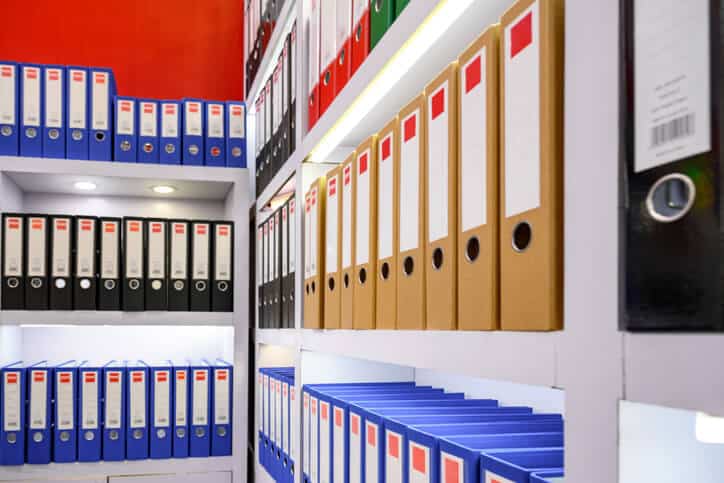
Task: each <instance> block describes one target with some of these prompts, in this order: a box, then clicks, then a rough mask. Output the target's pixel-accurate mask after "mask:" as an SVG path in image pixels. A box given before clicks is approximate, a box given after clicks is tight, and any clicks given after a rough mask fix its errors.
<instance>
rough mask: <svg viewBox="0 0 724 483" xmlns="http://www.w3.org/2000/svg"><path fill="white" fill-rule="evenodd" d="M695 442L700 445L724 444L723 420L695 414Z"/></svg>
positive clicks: (704, 414) (703, 414)
mask: <svg viewBox="0 0 724 483" xmlns="http://www.w3.org/2000/svg"><path fill="white" fill-rule="evenodd" d="M696 440H697V441H699V442H700V443H712V444H724V418H718V417H716V416H710V415H708V414H706V413H696Z"/></svg>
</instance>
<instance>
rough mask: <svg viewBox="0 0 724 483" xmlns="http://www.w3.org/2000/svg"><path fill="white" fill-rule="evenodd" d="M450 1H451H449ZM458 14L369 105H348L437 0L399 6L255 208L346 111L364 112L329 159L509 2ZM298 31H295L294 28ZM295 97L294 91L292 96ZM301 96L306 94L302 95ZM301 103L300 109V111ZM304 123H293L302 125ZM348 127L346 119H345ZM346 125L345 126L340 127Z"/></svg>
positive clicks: (392, 109)
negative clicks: (387, 27) (383, 32)
mask: <svg viewBox="0 0 724 483" xmlns="http://www.w3.org/2000/svg"><path fill="white" fill-rule="evenodd" d="M449 1H451V0H449ZM465 3H466V6H463V7H462V9H463V11H462V13H461V15H460V17H459V18H458V19H457V20H456V21H454V22H453V23H452V25H451V26H449V27H448V28H447V30H445V31H444V33H442V36H441V37H440V39H438V40H437V41H436V42H435V43H434V45H431V46H429V50H428V51H427V52H426V53H424V55H422V56H421V57H420V59H419V60H418V61H416V62H415V63H414V64H412V65H411V66H410V68H409V69H408V70H407V71H405V72H403V73H402V74H401V76H400V77H399V79H398V80H397V81H396V82H395V83H394V84H393V85H392V87H391V88H390V89H389V90H388V91H387V92H386V93H385V94H384V95H383V96H382V97H381V98H379V99H378V100H377V101H376V102H375V103H374V105H367V104H365V105H364V106H361V107H360V106H356V107H355V106H354V103H355V101H357V100H358V99H359V98H360V97H361V96H362V95H363V93H364V92H365V90H366V89H367V88H368V87H369V86H370V84H372V83H373V81H374V80H375V79H376V78H377V76H378V75H380V74H381V73H382V71H383V69H384V68H385V67H386V65H387V64H388V62H390V61H391V60H393V57H394V56H395V54H396V53H397V52H398V51H399V50H400V49H401V48H403V46H404V45H405V43H406V42H407V41H408V40H409V39H410V36H411V35H412V34H413V33H415V31H416V30H417V29H418V28H420V26H421V25H422V24H423V22H424V21H425V19H427V18H428V16H429V15H430V14H431V13H432V12H433V11H434V10H435V8H436V6H437V5H438V2H411V3H410V4H409V5H407V6H406V7H405V9H404V10H403V12H402V14H401V15H400V17H399V18H397V19H396V20H395V22H394V23H393V24H392V26H391V27H390V28H389V29H388V31H387V32H386V33H385V35H384V37H382V39H381V40H380V42H379V43H378V44H377V46H375V48H374V49H373V50H372V52H370V55H369V56H368V57H367V59H365V61H364V62H363V63H362V65H361V66H360V68H359V69H358V70H357V72H355V74H354V76H352V78H351V79H350V80H349V82H348V83H347V85H346V86H345V87H344V89H343V90H342V91H341V92H340V93H339V95H338V96H337V97H336V99H335V100H334V101H333V102H332V104H331V105H330V106H329V107H328V108H327V111H326V112H325V113H324V114H323V115H322V116H321V117H320V119H319V120H318V121H317V123H316V124H315V125H314V127H313V129H312V130H311V131H309V132H307V133H306V134H303V135H302V141H301V143H300V144H299V145H298V146H297V150H296V151H295V152H294V153H293V154H292V155H291V156H290V157H289V159H288V160H287V161H286V163H284V165H282V167H281V168H280V170H279V172H278V173H277V174H276V176H274V178H273V179H272V180H271V181H270V183H269V184H268V185H267V187H266V188H265V189H264V190H263V192H262V193H261V195H260V196H259V197H258V199H257V203H256V206H257V209H259V207H263V206H264V205H266V203H268V201H269V200H270V199H271V198H272V197H273V196H274V195H275V194H276V192H277V191H279V189H281V187H282V186H284V184H285V183H286V181H287V180H288V179H289V178H290V177H291V176H292V175H293V174H294V172H295V171H296V170H297V169H298V168H299V166H300V165H301V163H302V162H304V161H305V160H306V159H307V157H308V156H309V154H310V153H311V152H312V151H313V150H314V149H315V148H317V147H318V145H320V142H322V141H323V140H324V137H325V135H327V133H329V132H330V130H332V129H333V128H335V129H337V128H339V126H338V124H343V123H342V122H341V121H343V120H344V119H345V118H346V117H347V119H349V117H348V116H352V117H354V116H353V115H352V112H353V111H354V110H355V109H360V108H361V109H365V110H367V111H368V112H366V114H365V115H364V116H363V117H362V118H361V119H359V120H356V122H354V123H352V125H351V127H349V130H348V132H343V133H342V135H341V139H340V140H339V143H338V144H337V145H336V148H335V150H334V151H333V155H332V158H334V159H332V158H330V159H329V161H339V160H341V159H343V158H344V156H345V155H346V154H348V153H349V152H351V151H352V150H353V149H354V148H355V147H356V146H357V145H358V144H360V143H361V142H362V141H364V140H365V139H366V138H367V137H369V136H370V135H372V134H374V133H376V132H377V131H378V130H379V129H381V128H382V127H383V126H384V125H385V124H386V123H387V122H388V121H389V120H390V119H392V118H393V117H395V116H396V115H397V113H398V112H399V110H400V109H401V108H402V107H404V106H405V105H406V104H407V102H408V101H410V100H412V98H414V97H415V96H416V95H418V94H419V93H421V92H422V91H423V89H424V88H425V85H426V84H427V83H428V82H429V81H431V80H432V79H433V78H434V77H435V75H437V74H438V73H439V72H440V71H442V70H443V69H444V68H445V67H446V66H447V65H448V64H449V63H450V62H452V61H454V60H455V59H457V57H458V55H460V54H461V53H462V52H463V50H464V49H465V48H466V46H467V45H468V44H469V43H470V42H472V41H473V40H474V39H475V38H477V36H478V35H480V34H481V33H482V32H483V31H484V30H485V28H487V26H488V25H492V24H494V23H497V22H498V21H499V18H500V15H501V14H502V13H503V12H504V11H505V9H507V8H508V7H509V6H510V3H511V2H510V0H491V1H488V2H477V1H472V2H465ZM300 34H301V32H300ZM298 97H299V96H298ZM302 99H306V95H305V96H302ZM304 106H306V103H303V104H302V108H301V110H300V112H301V114H302V116H303V117H304V116H306V109H305V108H304ZM304 124H305V123H302V122H299V123H298V124H297V125H298V128H299V129H302V128H303V126H304ZM346 124H347V125H348V126H349V124H350V123H349V122H348V123H346ZM345 130H346V129H345Z"/></svg>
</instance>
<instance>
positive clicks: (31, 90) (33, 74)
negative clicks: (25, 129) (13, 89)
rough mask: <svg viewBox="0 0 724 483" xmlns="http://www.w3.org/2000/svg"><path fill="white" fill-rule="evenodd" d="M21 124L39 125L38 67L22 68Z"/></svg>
mask: <svg viewBox="0 0 724 483" xmlns="http://www.w3.org/2000/svg"><path fill="white" fill-rule="evenodd" d="M23 124H24V125H26V126H34V127H40V69H38V68H37V67H24V68H23Z"/></svg>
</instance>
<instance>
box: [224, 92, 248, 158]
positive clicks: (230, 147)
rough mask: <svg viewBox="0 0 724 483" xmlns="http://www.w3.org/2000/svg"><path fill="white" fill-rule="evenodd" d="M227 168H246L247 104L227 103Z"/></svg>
mask: <svg viewBox="0 0 724 483" xmlns="http://www.w3.org/2000/svg"><path fill="white" fill-rule="evenodd" d="M226 131H227V132H226V166H227V167H229V168H246V104H244V103H243V102H238V101H226Z"/></svg>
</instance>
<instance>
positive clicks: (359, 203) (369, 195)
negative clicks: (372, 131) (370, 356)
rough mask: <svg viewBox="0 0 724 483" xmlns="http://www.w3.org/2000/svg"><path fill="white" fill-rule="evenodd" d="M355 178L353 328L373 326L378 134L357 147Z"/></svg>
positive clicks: (375, 279)
mask: <svg viewBox="0 0 724 483" xmlns="http://www.w3.org/2000/svg"><path fill="white" fill-rule="evenodd" d="M353 175H354V178H355V195H356V196H355V199H354V212H355V231H354V234H355V249H354V306H353V311H352V312H353V314H354V324H353V325H354V328H355V329H374V328H375V325H376V321H375V316H376V313H375V297H376V295H377V294H376V291H375V287H376V282H377V267H376V261H377V135H373V136H371V137H369V138H368V139H367V140H366V141H364V142H363V143H362V144H360V145H359V146H358V147H357V156H356V157H355V162H354V173H353Z"/></svg>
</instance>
